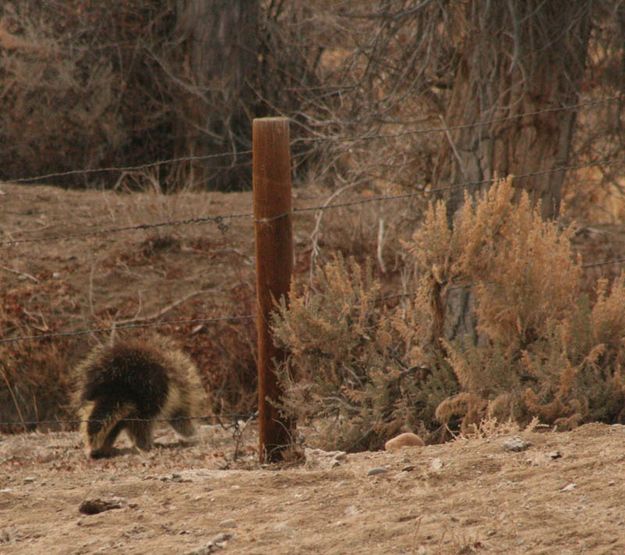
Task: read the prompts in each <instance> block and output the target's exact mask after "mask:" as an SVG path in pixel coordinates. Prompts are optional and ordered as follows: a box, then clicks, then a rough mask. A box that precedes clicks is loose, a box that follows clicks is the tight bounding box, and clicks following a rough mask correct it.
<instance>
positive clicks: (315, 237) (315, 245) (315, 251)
mask: <svg viewBox="0 0 625 555" xmlns="http://www.w3.org/2000/svg"><path fill="white" fill-rule="evenodd" d="M355 186H356V184H355V183H351V184H349V185H345V186H344V187H341V188H340V189H337V190H336V191H334V193H332V194H331V195H330V196H329V197H328V198H327V199H326V201H325V202H324V203H323V204H322V205H321V206H319V207H318V209H319V210H318V212H317V215H316V216H315V229H313V232H312V233H311V234H310V239H311V241H312V251H311V253H310V283H311V284H312V280H313V274H314V271H315V261H316V260H317V256H319V234H320V231H321V218H323V211H324V209H326V208H327V207H328V206H329V205H330V203H331V202H332V201H333V200H334V199H335V198H336V197H338V196H339V195H340V194H341V193H344V192H345V191H347V190H348V189H351V188H352V187H355Z"/></svg>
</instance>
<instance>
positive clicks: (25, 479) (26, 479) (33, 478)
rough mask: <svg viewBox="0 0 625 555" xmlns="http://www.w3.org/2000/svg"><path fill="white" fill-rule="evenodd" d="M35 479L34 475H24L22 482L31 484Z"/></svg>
mask: <svg viewBox="0 0 625 555" xmlns="http://www.w3.org/2000/svg"><path fill="white" fill-rule="evenodd" d="M35 480H36V478H35V477H34V476H26V478H24V483H25V484H32V483H33V482H34V481H35Z"/></svg>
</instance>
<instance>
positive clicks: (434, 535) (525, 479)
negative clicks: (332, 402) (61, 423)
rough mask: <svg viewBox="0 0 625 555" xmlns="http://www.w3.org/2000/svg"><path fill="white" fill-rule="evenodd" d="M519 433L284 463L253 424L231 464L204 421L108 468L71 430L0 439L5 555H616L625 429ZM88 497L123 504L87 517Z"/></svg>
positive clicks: (217, 433)
mask: <svg viewBox="0 0 625 555" xmlns="http://www.w3.org/2000/svg"><path fill="white" fill-rule="evenodd" d="M520 435H521V436H522V438H523V439H525V440H526V441H528V442H529V443H530V446H529V447H528V448H527V449H526V450H525V451H522V452H510V451H507V450H505V449H504V447H503V445H504V443H505V441H506V440H507V439H509V437H510V436H500V437H490V438H482V439H470V440H457V441H455V442H452V443H449V444H446V445H436V446H427V447H422V448H405V449H404V450H402V451H400V452H398V453H386V452H376V453H359V454H350V455H347V456H346V457H345V458H342V459H340V460H338V461H336V462H334V461H335V459H333V458H331V457H324V456H322V455H319V454H317V455H311V454H309V457H308V460H307V462H306V463H301V464H291V465H290V466H289V467H281V468H280V467H265V468H261V467H259V466H258V465H257V464H256V463H255V455H254V453H253V443H254V441H255V440H254V433H253V430H247V431H246V434H245V436H244V439H245V440H246V441H247V443H248V446H247V447H243V449H242V452H243V457H242V458H240V460H239V461H237V462H233V461H232V446H233V442H232V437H230V436H229V433H228V432H225V431H223V430H221V429H219V428H215V427H212V426H203V427H202V428H201V430H200V432H199V436H198V441H197V443H196V444H195V445H193V446H186V447H185V446H181V445H179V444H177V443H176V439H175V437H174V435H173V433H172V432H169V431H166V430H164V429H163V430H162V431H161V433H160V434H159V435H158V436H157V440H158V441H159V442H160V443H161V445H162V446H161V447H158V448H157V449H156V450H154V451H153V452H151V453H149V454H147V455H141V454H136V453H132V452H131V451H130V449H126V448H123V445H122V449H120V453H119V455H118V456H116V457H114V458H112V459H108V460H104V461H89V460H87V459H86V458H85V455H84V453H83V451H82V448H81V445H80V439H79V436H78V435H77V434H75V433H54V434H31V435H21V436H0V552H2V553H6V554H17V553H46V554H56V553H58V554H68V553H72V554H79V553H80V554H87V553H137V554H138V553H184V554H192V553H196V554H199V553H211V552H215V551H222V552H223V553H241V554H252V553H254V554H266V553H273V554H274V555H278V554H287V553H288V554H294V553H380V554H382V553H416V554H427V553H450V554H452V553H453V554H469V553H544V554H547V553H548V554H554V553H558V554H567V553H585V554H594V553H614V554H617V553H624V552H625V514H624V513H623V508H622V500H623V498H624V497H625V427H623V426H616V425H615V426H606V425H598V424H593V425H586V426H583V427H581V428H579V429H577V430H575V431H573V432H567V433H553V432H543V433H539V432H523V433H521V434H520ZM333 465H335V466H333ZM372 468H383V469H385V472H383V473H381V474H377V475H369V474H368V473H369V471H370V470H371V469H372ZM92 498H105V499H108V498H118V501H119V502H120V504H121V505H122V506H121V508H119V509H113V510H108V511H105V512H102V513H99V514H95V515H83V514H80V512H79V506H80V504H81V502H83V501H84V500H85V499H92ZM225 538H229V539H227V540H226V541H223V540H224V539H225ZM211 541H212V542H213V543H212V544H211ZM211 545H212V547H211Z"/></svg>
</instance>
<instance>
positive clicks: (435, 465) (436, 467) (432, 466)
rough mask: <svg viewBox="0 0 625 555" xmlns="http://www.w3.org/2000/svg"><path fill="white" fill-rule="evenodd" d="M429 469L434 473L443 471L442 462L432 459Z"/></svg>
mask: <svg viewBox="0 0 625 555" xmlns="http://www.w3.org/2000/svg"><path fill="white" fill-rule="evenodd" d="M430 469H431V470H433V471H434V472H440V471H441V470H443V461H442V460H441V459H439V458H438V457H437V458H436V459H432V462H431V463H430Z"/></svg>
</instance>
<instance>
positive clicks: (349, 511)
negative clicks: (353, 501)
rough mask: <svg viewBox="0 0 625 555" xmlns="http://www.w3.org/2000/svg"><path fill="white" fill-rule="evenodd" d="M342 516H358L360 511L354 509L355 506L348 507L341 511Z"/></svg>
mask: <svg viewBox="0 0 625 555" xmlns="http://www.w3.org/2000/svg"><path fill="white" fill-rule="evenodd" d="M343 514H344V515H345V516H355V515H357V514H360V511H359V510H358V509H357V508H356V506H355V505H349V506H348V507H347V508H346V509H345V511H343Z"/></svg>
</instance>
